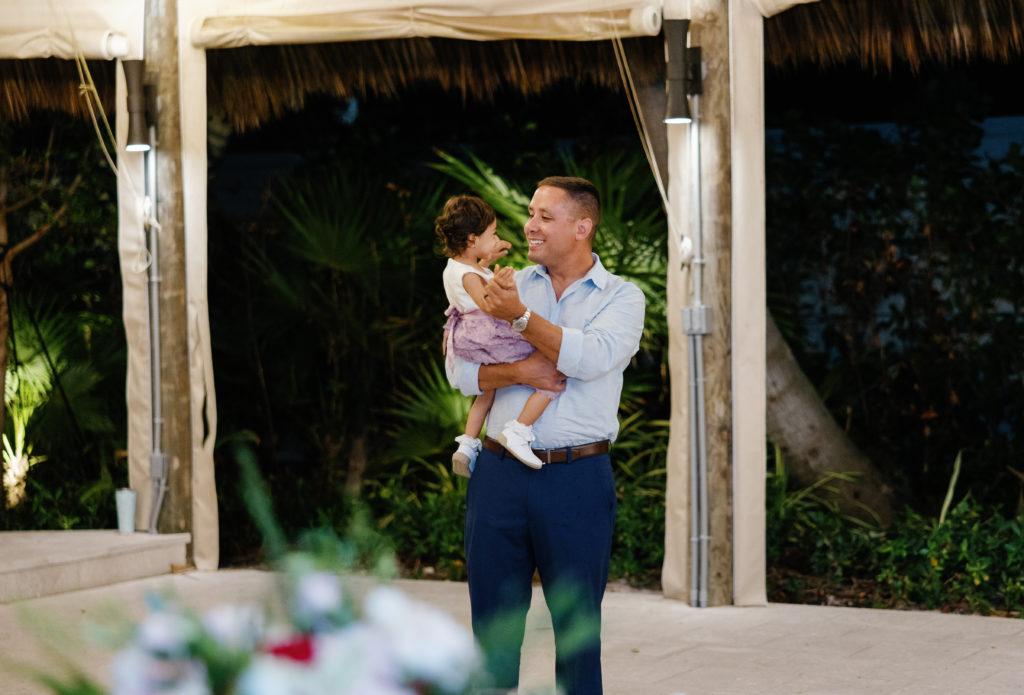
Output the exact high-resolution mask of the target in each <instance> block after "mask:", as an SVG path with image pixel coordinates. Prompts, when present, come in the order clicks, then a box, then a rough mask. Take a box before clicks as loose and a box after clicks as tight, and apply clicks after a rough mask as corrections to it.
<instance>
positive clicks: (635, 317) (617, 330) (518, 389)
mask: <svg viewBox="0 0 1024 695" xmlns="http://www.w3.org/2000/svg"><path fill="white" fill-rule="evenodd" d="M593 257H594V265H593V267H592V268H591V269H590V271H589V272H587V274H586V275H585V276H583V277H582V278H580V279H579V280H577V281H576V282H574V283H573V284H572V285H570V286H569V287H568V288H567V289H566V290H565V292H563V293H562V298H561V299H558V300H556V299H555V290H554V287H553V286H552V284H551V277H550V276H549V275H548V271H547V268H545V267H544V266H539V265H533V266H529V267H527V268H524V269H523V270H520V271H517V272H516V286H517V287H518V288H519V298H520V299H521V300H522V301H523V303H524V304H526V306H528V307H529V308H530V311H532V312H533V313H534V314H537V315H539V316H543V317H544V318H546V319H547V320H548V321H550V322H551V323H554V324H557V325H559V326H561V327H562V345H561V348H560V350H559V354H558V371H560V372H561V373H562V374H565V375H566V377H568V381H567V382H566V387H565V391H563V392H562V394H561V395H560V396H559V397H558V398H556V399H554V400H553V401H551V403H550V404H549V405H548V407H547V408H546V409H545V410H544V414H543V415H541V416H540V419H539V420H537V422H536V423H535V424H534V426H533V434H534V442H533V446H534V448H538V449H552V448H556V447H563V446H575V445H577V444H586V443H588V442H595V441H599V440H602V439H608V440H611V441H615V437H616V436H617V435H618V433H619V421H618V417H617V416H618V410H619V397H620V396H621V395H622V372H623V370H625V368H626V366H627V365H628V364H629V360H630V359H631V358H632V357H633V355H635V354H636V352H637V350H638V349H639V348H640V336H641V334H642V333H643V328H644V294H643V292H642V291H641V290H640V288H638V287H637V286H636V285H634V284H633V283H631V282H627V281H626V280H623V279H622V278H620V277H619V276H617V275H612V274H611V273H609V272H608V271H607V270H605V268H604V266H603V265H601V260H600V259H599V258H598V257H597V254H593ZM446 362H447V361H446ZM479 370H480V365H479V364H476V363H472V362H467V361H465V360H462V359H459V358H458V357H456V358H455V360H454V365H453V367H452V368H451V369H450V370H449V372H448V379H449V381H450V382H451V384H452V386H453V387H455V388H457V389H459V390H461V391H462V392H463V393H464V394H466V395H467V396H472V395H476V394H479V393H480V388H479V382H478V375H479ZM532 392H533V390H532V389H531V388H530V387H528V386H508V387H506V388H503V389H498V393H497V394H496V396H495V399H494V405H493V406H492V407H491V412H490V414H489V415H488V417H487V431H488V432H490V433H491V436H492V437H497V434H498V433H499V432H501V430H502V428H503V427H504V425H505V423H506V422H508V421H509V420H515V419H516V418H517V417H518V416H519V413H520V412H521V411H522V409H523V405H524V404H525V403H526V399H527V398H528V397H529V395H530V394H531V393H532Z"/></svg>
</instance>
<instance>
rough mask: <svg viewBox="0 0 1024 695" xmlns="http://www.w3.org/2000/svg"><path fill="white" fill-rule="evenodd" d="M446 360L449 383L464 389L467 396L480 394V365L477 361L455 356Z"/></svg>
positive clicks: (445, 367) (453, 386)
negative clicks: (468, 360)
mask: <svg viewBox="0 0 1024 695" xmlns="http://www.w3.org/2000/svg"><path fill="white" fill-rule="evenodd" d="M452 357H453V358H454V359H452V360H447V359H446V360H445V361H444V371H445V374H447V375H448V383H449V384H451V385H452V388H454V389H458V390H459V391H462V393H463V395H466V396H479V395H480V394H481V393H482V392H481V391H480V365H479V363H477V362H467V361H466V360H464V359H461V358H459V357H455V356H454V355H452Z"/></svg>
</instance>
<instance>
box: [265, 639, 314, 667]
mask: <svg viewBox="0 0 1024 695" xmlns="http://www.w3.org/2000/svg"><path fill="white" fill-rule="evenodd" d="M267 653H269V654H273V655H274V656H280V657H282V658H284V659H291V660H292V661H298V662H300V663H303V664H308V663H309V662H310V661H312V660H313V640H312V639H311V638H310V637H309V636H306V635H303V636H300V637H293V638H292V639H290V640H287V641H284V642H278V643H277V644H274V645H271V646H270V648H269V649H267Z"/></svg>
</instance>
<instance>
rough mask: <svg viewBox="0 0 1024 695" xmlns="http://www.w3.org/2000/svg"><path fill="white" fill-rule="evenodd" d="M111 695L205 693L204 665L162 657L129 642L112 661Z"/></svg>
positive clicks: (205, 674) (206, 687) (193, 694)
mask: <svg viewBox="0 0 1024 695" xmlns="http://www.w3.org/2000/svg"><path fill="white" fill-rule="evenodd" d="M113 671H114V673H113V676H114V677H113V682H114V689H113V691H112V693H111V695H152V694H153V693H157V692H159V693H160V694H161V695H209V693H210V686H209V683H208V680H207V672H206V666H205V665H204V664H203V663H202V662H199V661H194V660H191V659H174V658H172V659H165V658H161V657H159V656H154V655H153V653H151V652H149V651H147V650H145V649H143V648H142V647H139V646H137V645H132V646H130V647H127V648H125V649H122V650H121V651H120V652H118V654H117V656H116V657H115V658H114V663H113Z"/></svg>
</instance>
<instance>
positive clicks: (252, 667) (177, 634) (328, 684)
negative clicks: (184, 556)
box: [110, 553, 482, 695]
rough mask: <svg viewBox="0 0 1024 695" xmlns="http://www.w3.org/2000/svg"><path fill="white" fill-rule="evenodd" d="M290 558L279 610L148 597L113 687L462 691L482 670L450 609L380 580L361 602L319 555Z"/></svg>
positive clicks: (265, 693)
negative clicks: (203, 608) (199, 606)
mask: <svg viewBox="0 0 1024 695" xmlns="http://www.w3.org/2000/svg"><path fill="white" fill-rule="evenodd" d="M288 560H289V562H290V565H291V567H290V568H289V570H288V572H287V573H286V574H285V577H284V578H283V579H284V581H283V582H282V585H283V590H284V591H283V596H282V598H283V605H281V606H279V607H278V608H277V610H275V609H274V607H273V605H272V604H271V605H267V606H258V605H220V606H217V607H215V608H213V609H212V610H209V611H207V612H206V613H204V614H202V615H198V614H196V613H194V612H192V611H190V610H188V609H187V608H185V607H184V606H183V605H181V604H180V603H179V602H177V601H175V600H173V599H171V598H169V597H167V596H158V595H152V596H150V597H149V606H148V607H149V611H148V613H147V615H146V616H145V617H144V618H143V620H142V621H141V622H140V623H139V624H138V625H137V626H136V629H135V630H134V634H133V636H132V639H131V641H130V642H129V643H128V644H126V645H125V646H123V647H122V648H121V649H120V651H118V652H117V654H116V656H115V658H114V661H113V673H112V681H113V687H112V689H111V691H110V692H111V695H155V694H157V693H159V694H162V695H232V694H233V695H293V694H294V695H348V694H350V693H351V694H353V695H355V694H359V695H427V694H429V695H442V694H444V695H447V694H453V695H458V694H461V693H465V692H467V691H468V690H469V688H470V686H471V685H473V684H474V682H477V681H478V680H479V678H480V677H481V674H480V667H481V663H482V660H481V657H480V653H479V650H478V649H477V646H476V643H475V642H474V640H473V636H472V634H471V633H470V632H469V631H468V630H467V629H466V628H465V627H463V626H462V625H461V624H459V623H458V622H456V621H455V620H454V619H453V618H451V617H450V616H449V615H448V614H446V613H444V612H443V611H440V610H438V609H437V608H435V607H433V606H430V605H427V604H424V603H421V602H418V601H414V600H412V599H410V598H408V597H407V596H406V595H405V594H403V593H402V592H401V591H400V590H398V589H396V588H395V587H393V586H389V585H387V584H379V585H376V586H373V587H372V588H370V589H369V590H368V591H367V592H366V593H365V596H364V597H363V600H362V601H361V606H360V605H359V603H358V602H357V601H356V600H355V597H354V594H355V592H354V591H349V590H348V587H347V586H346V584H345V583H344V582H343V580H342V576H341V575H339V574H338V573H336V572H334V571H330V570H326V569H321V568H318V567H317V563H316V559H315V558H313V557H310V556H308V555H305V554H301V553H294V554H291V555H289V556H288ZM281 609H283V610H281Z"/></svg>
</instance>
